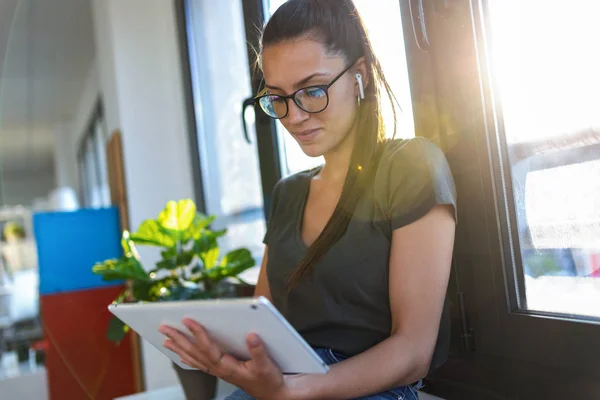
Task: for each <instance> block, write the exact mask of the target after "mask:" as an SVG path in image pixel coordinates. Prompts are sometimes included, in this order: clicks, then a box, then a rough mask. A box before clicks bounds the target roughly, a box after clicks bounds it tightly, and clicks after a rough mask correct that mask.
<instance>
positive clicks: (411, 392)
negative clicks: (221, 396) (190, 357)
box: [225, 349, 420, 400]
mask: <svg viewBox="0 0 600 400" xmlns="http://www.w3.org/2000/svg"><path fill="white" fill-rule="evenodd" d="M314 350H315V351H316V352H317V354H318V355H319V357H321V358H322V359H323V361H325V363H327V365H331V364H336V363H338V362H340V361H343V360H344V359H345V358H346V357H344V356H342V355H340V354H337V353H334V352H333V351H331V350H329V349H314ZM419 388H420V382H419V383H418V384H415V385H408V386H400V387H397V388H394V389H392V390H388V391H387V392H381V393H377V394H373V395H370V396H366V397H361V398H359V399H356V400H419V393H418V390H419ZM225 400H254V398H253V397H252V396H250V395H249V394H247V393H245V392H243V391H242V390H239V389H238V390H236V391H235V392H233V393H232V394H230V395H229V396H227V397H226V398H225Z"/></svg>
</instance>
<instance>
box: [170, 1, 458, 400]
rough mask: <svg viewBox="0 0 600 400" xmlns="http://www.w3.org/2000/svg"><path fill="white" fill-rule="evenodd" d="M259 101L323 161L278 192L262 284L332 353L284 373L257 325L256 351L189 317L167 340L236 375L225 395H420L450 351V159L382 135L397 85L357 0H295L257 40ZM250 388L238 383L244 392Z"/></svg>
mask: <svg viewBox="0 0 600 400" xmlns="http://www.w3.org/2000/svg"><path fill="white" fill-rule="evenodd" d="M261 64H262V65H261V66H262V69H263V73H264V77H265V89H264V90H263V92H261V95H260V96H258V97H257V102H258V103H259V104H260V106H261V108H262V109H263V110H264V111H265V112H266V113H267V114H268V115H269V116H271V117H273V118H277V119H279V120H280V121H281V122H282V123H283V125H284V126H285V128H286V129H287V130H288V131H289V133H290V134H292V136H293V137H294V138H295V139H296V140H297V142H298V143H299V145H300V146H301V148H302V150H303V151H304V153H306V154H307V155H309V156H312V157H317V156H321V155H323V156H324V158H325V165H324V166H323V167H320V168H316V169H314V170H311V171H306V172H302V173H299V174H296V175H294V176H291V177H289V178H287V179H284V180H282V181H281V182H279V183H278V184H277V186H276V187H275V190H274V194H273V206H272V210H271V216H270V219H269V224H268V231H267V234H266V236H265V244H266V245H267V249H266V250H265V256H264V259H263V265H262V269H261V273H260V277H259V281H258V284H257V287H256V295H257V296H258V295H260V296H265V297H267V298H269V299H270V300H271V301H272V302H273V303H274V304H275V305H276V307H277V308H278V309H279V310H280V311H281V312H282V313H283V315H284V316H285V317H286V318H287V319H288V320H289V321H290V322H291V324H292V325H293V326H294V327H295V328H296V329H297V330H298V331H299V332H300V334H301V335H302V336H303V337H304V338H305V339H306V341H307V342H308V343H309V344H310V345H311V346H313V347H314V348H315V349H316V351H317V353H318V354H319V355H320V356H321V357H322V358H323V359H324V360H325V361H326V362H327V363H328V364H330V365H331V369H330V371H329V373H328V374H326V375H318V376H317V375H310V374H307V375H294V376H283V375H282V374H281V372H280V371H279V370H278V369H277V367H276V365H275V364H274V363H273V362H272V361H271V360H270V359H269V357H268V355H267V354H266V352H265V348H264V346H263V344H262V343H261V341H260V338H258V337H257V335H253V334H250V335H249V336H248V340H247V342H248V343H247V344H248V348H249V351H250V354H251V355H252V357H253V358H252V360H250V361H248V362H241V361H238V360H236V359H234V358H233V357H231V356H229V355H226V354H223V353H222V352H221V350H220V349H219V348H218V346H216V345H215V344H214V343H212V342H211V341H210V339H209V338H208V336H207V335H206V333H205V331H204V330H203V328H202V327H201V326H200V325H199V324H197V323H196V322H194V321H190V320H185V321H184V324H185V325H186V326H187V327H188V328H189V329H190V331H191V332H192V333H193V334H194V336H195V342H192V341H190V340H188V339H187V338H186V337H185V336H184V335H182V334H181V333H179V332H177V331H176V330H174V329H172V328H169V327H167V326H162V327H161V329H160V330H161V332H162V333H163V334H165V335H167V337H168V338H169V339H168V340H166V341H165V343H164V345H165V347H167V348H169V349H171V350H173V351H175V352H176V353H178V354H179V355H180V356H181V358H182V360H183V361H184V362H185V363H187V364H189V365H191V366H193V367H196V368H199V369H201V370H204V371H208V372H209V373H211V374H213V375H216V376H218V377H220V378H222V379H224V380H226V381H229V382H231V383H232V384H234V385H236V386H238V387H239V388H240V390H239V391H237V392H235V393H234V394H233V395H231V396H230V397H229V399H233V400H235V399H252V398H256V399H278V400H285V399H349V398H363V399H390V398H393V399H411V398H418V395H417V389H418V382H419V381H420V380H421V379H422V378H423V377H424V376H425V375H426V374H427V372H428V371H429V370H430V368H432V367H435V366H437V365H439V364H440V363H441V362H443V361H444V360H445V358H446V356H447V351H448V349H447V338H448V334H449V332H448V326H447V325H446V324H442V325H441V328H440V321H442V322H445V319H444V318H442V314H443V309H444V298H445V293H446V287H447V283H448V276H449V271H450V263H451V256H452V248H453V242H454V221H455V215H454V214H455V212H454V210H455V194H454V185H453V181H452V178H451V176H450V172H449V168H448V165H447V162H446V160H445V158H444V156H443V154H442V153H441V151H440V150H439V149H438V148H436V147H435V146H434V145H433V144H431V143H430V142H428V141H427V140H425V139H412V140H404V141H402V140H394V141H387V142H386V141H385V130H384V126H383V123H382V113H381V95H380V91H379V90H380V88H383V89H385V90H386V91H387V93H388V95H389V96H390V98H393V95H392V94H391V91H390V89H389V86H388V84H387V82H386V80H385V77H384V75H383V73H382V70H381V67H380V65H379V63H378V61H377V58H376V57H375V55H374V54H373V50H372V48H371V44H370V42H369V40H368V37H367V34H366V31H365V28H364V26H363V23H362V21H361V19H360V17H359V15H358V13H357V11H356V8H355V6H354V4H353V3H352V1H350V0H345V1H344V0H328V1H324V0H289V1H288V2H286V3H284V5H282V6H281V7H280V8H279V9H278V10H277V11H276V12H275V14H274V15H273V17H272V18H271V20H270V21H269V22H268V24H267V25H266V27H265V29H264V33H263V37H262V41H261ZM242 390H243V391H242Z"/></svg>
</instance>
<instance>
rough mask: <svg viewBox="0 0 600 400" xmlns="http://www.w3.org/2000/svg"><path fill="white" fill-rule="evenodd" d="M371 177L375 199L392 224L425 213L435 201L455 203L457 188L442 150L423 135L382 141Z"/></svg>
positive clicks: (453, 204) (394, 224)
mask: <svg viewBox="0 0 600 400" xmlns="http://www.w3.org/2000/svg"><path fill="white" fill-rule="evenodd" d="M383 146H384V147H383V149H382V153H381V158H380V161H379V165H378V167H377V172H376V174H375V181H374V196H375V201H376V202H377V203H378V204H379V206H380V207H381V208H382V209H384V210H386V211H387V213H388V215H389V216H390V217H391V219H392V225H393V227H394V229H395V228H397V227H400V226H404V225H406V224H408V223H410V222H412V221H415V220H416V219H418V218H420V217H421V216H423V215H424V212H426V211H428V210H429V209H430V208H431V207H433V206H434V205H435V204H449V205H452V206H455V205H456V189H455V186H454V180H453V179H452V174H451V172H450V167H449V165H448V161H447V160H446V157H445V155H444V153H443V152H442V150H441V149H440V148H439V147H438V146H436V145H435V144H434V143H433V142H431V141H429V140H428V139H426V138H423V137H416V138H413V139H404V140H390V141H388V142H386V143H384V144H383Z"/></svg>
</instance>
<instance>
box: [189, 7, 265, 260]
mask: <svg viewBox="0 0 600 400" xmlns="http://www.w3.org/2000/svg"><path fill="white" fill-rule="evenodd" d="M206 4H207V3H206V2H204V1H200V0H188V1H187V3H186V13H187V29H188V40H189V43H190V63H191V73H192V83H193V93H194V102H195V106H196V121H197V126H198V139H199V140H198V142H199V150H200V162H201V167H202V174H203V176H202V180H203V185H204V193H205V201H206V211H207V213H209V214H214V215H216V216H217V220H216V222H215V227H217V228H220V227H227V228H228V233H227V237H226V238H224V240H223V241H222V242H220V244H221V246H222V247H223V251H224V252H225V251H228V250H231V249H233V248H236V247H246V248H249V249H250V250H251V251H252V253H253V254H254V255H255V257H256V258H259V257H262V254H263V252H264V245H263V244H262V239H263V236H264V234H265V230H266V227H265V221H264V213H263V197H262V189H261V188H262V186H261V179H260V170H259V164H258V151H257V148H256V141H255V140H254V141H253V143H252V144H249V143H247V142H246V140H245V138H244V133H243V130H242V129H243V128H242V118H241V113H242V102H243V101H244V99H246V98H247V97H249V96H251V95H252V89H251V87H250V72H249V69H248V65H249V63H248V53H247V47H246V36H245V28H244V19H243V13H242V3H241V2H237V1H233V2H232V1H216V2H210V6H207V5H206ZM223 21H228V25H227V27H228V28H227V29H223ZM250 111H251V110H250ZM251 114H253V113H251V112H250V113H248V112H247V114H246V115H247V116H248V118H247V120H246V122H247V127H248V130H249V132H248V133H249V136H250V137H251V138H254V137H255V132H254V124H253V121H252V120H251Z"/></svg>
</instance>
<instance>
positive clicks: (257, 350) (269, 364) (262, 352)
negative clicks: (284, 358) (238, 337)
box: [246, 333, 280, 375]
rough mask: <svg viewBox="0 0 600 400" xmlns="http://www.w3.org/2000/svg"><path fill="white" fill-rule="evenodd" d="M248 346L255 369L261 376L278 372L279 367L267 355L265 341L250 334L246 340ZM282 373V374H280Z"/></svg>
mask: <svg viewBox="0 0 600 400" xmlns="http://www.w3.org/2000/svg"><path fill="white" fill-rule="evenodd" d="M246 345H247V346H248V351H249V352H250V356H251V357H252V361H253V369H254V370H255V372H256V373H258V374H259V375H269V374H272V373H274V372H278V369H277V366H276V365H275V363H274V362H273V360H272V359H271V357H270V356H269V353H267V349H266V347H265V345H264V344H263V341H262V340H261V339H260V337H259V336H258V335H257V334H255V333H250V334H249V335H248V337H247V338H246ZM278 373H280V372H278Z"/></svg>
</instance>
